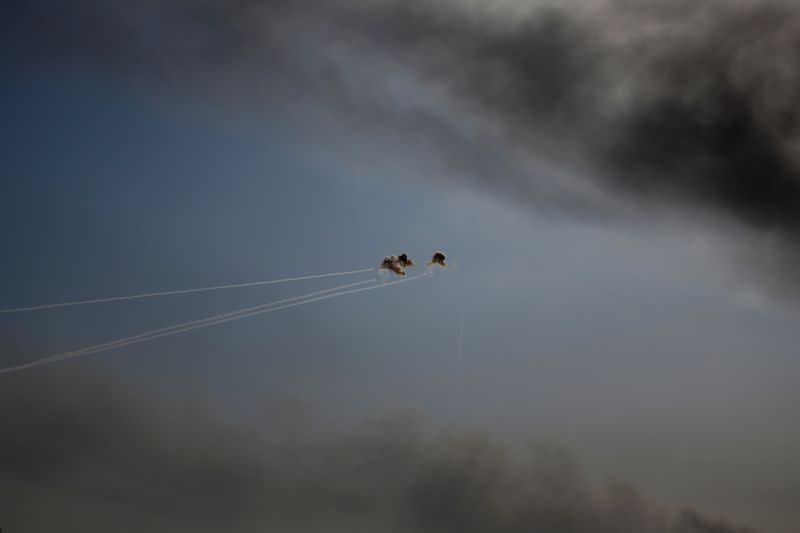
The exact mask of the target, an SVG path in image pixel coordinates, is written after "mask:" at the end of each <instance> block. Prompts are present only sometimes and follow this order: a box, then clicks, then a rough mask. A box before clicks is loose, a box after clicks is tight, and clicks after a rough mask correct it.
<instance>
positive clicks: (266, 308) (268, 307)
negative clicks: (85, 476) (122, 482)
mask: <svg viewBox="0 0 800 533" xmlns="http://www.w3.org/2000/svg"><path fill="white" fill-rule="evenodd" d="M427 275H428V273H427V272H426V273H423V274H420V275H418V276H413V277H410V278H404V279H400V280H397V281H392V282H389V283H383V284H381V285H375V286H372V287H361V288H358V289H350V290H346V291H341V292H336V293H334V294H326V295H324V296H316V297H313V298H310V299H304V300H302V301H295V302H292V303H286V304H282V305H279V306H277V307H276V304H277V303H280V301H279V302H271V303H268V304H263V305H261V306H254V307H252V308H245V309H241V310H239V311H232V312H231V313H226V314H223V315H215V316H213V317H208V318H205V319H200V320H195V321H192V322H187V323H186V325H185V326H181V325H177V326H172V327H169V328H161V329H160V330H153V331H151V332H147V334H140V335H136V336H134V337H128V338H126V339H119V340H117V341H113V342H109V343H104V344H100V345H96V346H89V347H86V348H82V349H80V350H74V351H71V352H65V353H61V354H55V355H51V356H48V357H44V358H42V359H37V360H35V361H31V362H29V363H23V364H20V365H16V366H12V367H7V368H2V369H0V374H9V373H13V372H19V371H22V370H26V369H29V368H33V367H37V366H42V365H46V364H50V363H55V362H57V361H63V360H65V359H71V358H73V357H80V356H84V355H91V354H94V353H98V352H102V351H105V350H113V349H116V348H121V347H123V346H128V345H131V344H136V343H139V342H146V341H151V340H154V339H158V338H161V337H168V336H171V335H177V334H179V333H184V332H187V331H192V330H195V329H202V328H207V327H211V326H216V325H219V324H224V323H226V322H231V321H233V320H239V319H242V318H248V317H251V316H255V315H259V314H264V313H271V312H273V311H280V310H282V309H288V308H290V307H296V306H299V305H305V304H308V303H312V302H317V301H320V300H327V299H329V298H334V297H337V296H343V295H345V294H354V293H357V292H362V291H369V290H374V289H380V288H384V287H388V286H390V285H397V284H400V283H405V282H408V281H413V280H415V279H419V278H422V277H424V276H427ZM367 281H373V280H367ZM367 281H365V282H361V284H363V283H366V282H367ZM297 298H301V297H297ZM297 298H296V299H297ZM306 298H308V295H307V296H306ZM157 331H160V332H159V333H155V334H153V333H154V332H157Z"/></svg>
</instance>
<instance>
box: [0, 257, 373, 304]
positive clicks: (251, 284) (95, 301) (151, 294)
mask: <svg viewBox="0 0 800 533" xmlns="http://www.w3.org/2000/svg"><path fill="white" fill-rule="evenodd" d="M373 270H375V269H374V268H362V269H360V270H349V271H347V272H330V273H328V274H312V275H309V276H299V277H292V278H281V279H272V280H267V281H250V282H247V283H234V284H230V285H212V286H210V287H197V288H193V289H177V290H169V291H158V292H145V293H141V294H131V295H129V296H112V297H109V298H92V299H89V300H74V301H70V302H61V303H53V304H42V305H32V306H29V307H14V308H9V309H0V313H23V312H28V311H43V310H45V309H55V308H57V307H71V306H75V305H88V304H100V303H108V302H120V301H124V300H139V299H141V298H153V297H155V296H172V295H177V294H190V293H195V292H208V291H218V290H222V289H238V288H244V287H256V286H259V285H274V284H277V283H288V282H290V281H303V280H309V279H321V278H330V277H334V276H350V275H353V274H363V273H365V272H371V271H373Z"/></svg>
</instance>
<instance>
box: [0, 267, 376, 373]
mask: <svg viewBox="0 0 800 533" xmlns="http://www.w3.org/2000/svg"><path fill="white" fill-rule="evenodd" d="M374 281H375V280H372V279H368V280H364V281H359V282H356V283H348V284H346V285H339V286H336V287H332V288H330V289H324V290H320V291H314V292H311V293H308V294H303V295H301V296H294V297H292V298H284V299H281V300H275V301H273V302H269V303H266V304H259V305H255V306H250V307H243V308H241V309H236V310H234V311H227V312H225V313H220V314H217V315H213V316H209V317H206V318H200V319H196V320H189V321H187V322H182V323H180V324H173V325H172V326H166V327H163V328H156V329H151V330H149V331H144V332H142V333H138V334H136V335H132V336H130V337H124V338H121V339H116V340H113V341H109V342H104V343H102V344H95V345H94V346H88V347H85V348H80V349H78V350H72V351H69V352H63V353H58V354H54V355H49V356H47V357H44V358H42V359H39V360H37V361H35V362H37V363H41V364H45V363H51V362H55V361H59V360H61V359H62V358H68V357H73V356H76V355H82V354H85V353H89V352H91V353H95V352H98V351H101V350H111V349H113V348H115V347H116V346H117V345H121V344H128V343H132V342H140V341H143V340H146V339H147V338H149V337H151V336H154V335H160V334H163V333H165V332H169V331H172V330H178V329H183V328H187V327H190V326H195V325H199V324H202V323H206V322H214V321H216V320H221V319H225V318H228V317H232V316H236V315H240V314H243V313H249V312H252V311H255V310H258V309H265V308H267V307H272V306H276V305H283V304H286V303H290V302H294V301H297V300H303V299H305V298H312V297H314V296H319V295H321V294H326V293H329V292H334V291H338V290H342V289H349V288H351V287H356V286H359V285H365V284H367V283H373V282H374ZM2 373H3V372H2V370H0V374H2Z"/></svg>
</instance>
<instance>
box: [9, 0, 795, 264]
mask: <svg viewBox="0 0 800 533" xmlns="http://www.w3.org/2000/svg"><path fill="white" fill-rule="evenodd" d="M477 6H479V4H476V3H468V2H466V1H457V0H446V1H442V2H426V1H405V2H398V1H395V0H379V1H376V2H361V1H358V0H352V1H345V0H327V1H322V2H305V1H302V0H301V1H298V2H288V1H281V0H239V1H236V2H213V1H210V0H208V1H202V2H195V1H188V0H170V1H168V2H155V1H153V0H147V1H144V2H138V3H136V4H133V3H122V2H102V1H100V0H90V1H87V2H82V3H81V4H80V6H79V7H67V6H66V5H64V4H63V3H62V2H55V1H48V0H33V1H26V2H22V1H15V2H11V7H10V8H6V11H7V16H5V17H4V19H5V20H4V22H3V23H2V24H3V27H2V29H3V30H4V31H3V34H4V35H5V37H4V40H5V41H6V44H7V46H5V49H6V50H7V53H9V54H10V55H11V57H12V59H15V60H16V61H17V62H18V63H21V64H28V63H31V62H33V63H40V62H47V63H65V62H66V63H69V64H73V65H75V64H77V65H79V66H82V67H85V68H87V69H91V70H93V71H99V72H102V73H110V74H113V75H115V76H123V77H131V78H140V79H146V80H148V79H149V80H159V81H161V82H162V83H163V85H164V86H168V87H173V88H178V89H179V90H180V91H183V92H194V91H200V92H203V91H207V94H214V95H220V94H228V93H229V92H230V91H231V90H232V87H237V88H238V89H237V90H236V91H234V93H235V94H234V95H233V96H234V98H243V99H246V98H245V95H246V96H247V97H256V98H262V99H265V100H269V101H272V102H276V103H277V105H276V106H275V109H277V108H279V107H281V105H282V103H285V102H286V101H287V100H290V99H292V98H296V97H297V95H304V97H308V98H310V99H312V100H314V101H317V102H319V103H320V104H321V105H322V106H323V107H326V108H328V109H332V110H335V111H336V112H337V113H340V116H344V117H348V118H350V119H353V120H356V121H358V122H360V123H366V124H373V125H379V126H380V127H382V128H384V129H386V130H388V131H391V132H394V133H395V134H396V135H397V137H399V138H402V139H405V142H406V143H408V144H413V143H414V142H416V143H417V144H418V146H424V147H426V148H425V149H426V150H428V151H429V152H431V153H433V154H434V157H438V158H439V159H441V160H442V161H444V164H445V165H446V166H447V168H448V169H449V170H450V171H451V172H450V174H455V175H463V176H467V177H469V178H470V179H472V180H475V181H477V182H478V183H480V184H482V185H483V186H485V187H487V188H490V189H495V190H501V191H504V192H511V193H513V194H514V196H515V197H517V198H522V199H526V200H530V201H535V202H537V203H545V204H546V203H548V202H555V203H558V196H559V195H557V194H554V193H553V192H552V189H553V188H555V189H564V190H565V191H568V193H567V194H566V196H576V195H577V196H580V197H581V199H580V200H577V199H574V198H573V199H572V200H563V199H562V201H561V206H562V207H564V206H566V207H572V208H574V209H577V207H576V206H583V208H584V209H589V206H590V205H594V206H595V207H597V206H596V204H598V203H604V202H606V201H607V200H608V198H609V197H611V198H616V199H617V200H615V201H614V202H615V203H616V202H617V201H618V200H622V204H624V205H629V204H631V203H637V202H640V201H642V200H645V201H646V202H645V203H646V205H647V206H653V205H655V206H665V207H679V208H681V209H683V208H690V209H691V210H697V211H699V212H701V213H702V212H709V213H712V214H715V215H723V216H725V217H729V218H731V219H733V220H736V221H738V222H741V223H743V224H744V225H746V226H749V227H750V228H752V229H754V230H756V231H757V232H761V233H762V234H764V235H768V236H769V237H770V238H771V239H774V238H777V239H778V242H780V243H781V245H782V247H786V248H787V249H793V248H795V247H796V244H797V243H798V240H799V239H798V238H799V237H800V231H798V230H800V126H799V125H798V118H799V117H798V114H799V113H800V6H798V5H797V3H796V2H784V1H780V0H739V1H725V2H723V1H717V0H704V1H702V2H689V1H683V0H678V1H663V2H661V1H657V2H637V1H635V0H606V1H602V2H600V1H598V2H560V3H553V2H539V3H536V4H534V5H533V6H530V5H528V4H526V3H523V2H501V3H497V4H495V3H492V4H491V6H494V7H486V6H484V7H477ZM398 87H401V89H398ZM398 90H399V91H400V93H399V94H397V91H398ZM412 93H413V94H414V96H413V97H412V96H411V94H412ZM412 100H420V102H415V103H408V102H409V101H412ZM409 139H414V140H413V141H412V140H409ZM537 162H538V163H541V162H547V163H548V164H549V163H554V164H557V165H560V166H562V167H563V168H565V169H567V170H568V172H560V173H559V172H552V171H550V172H548V171H546V170H543V169H542V167H539V166H537V165H536V164H535V163H537ZM547 168H549V167H545V169H547ZM565 174H569V175H573V176H578V177H579V179H578V180H577V183H575V182H571V181H570V180H569V179H568V178H567V177H565ZM556 176H558V177H556ZM597 208H598V209H601V208H599V207H597ZM601 210H602V209H601ZM643 211H644V210H643Z"/></svg>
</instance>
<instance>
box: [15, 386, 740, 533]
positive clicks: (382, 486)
mask: <svg viewBox="0 0 800 533" xmlns="http://www.w3.org/2000/svg"><path fill="white" fill-rule="evenodd" d="M69 377H70V379H69V380H65V379H64V375H61V377H60V380H59V381H58V382H54V381H53V380H52V379H49V378H46V377H43V376H42V375H41V374H40V375H37V376H35V377H31V376H26V377H22V376H20V379H16V380H6V383H4V386H3V387H2V389H0V424H2V427H3V429H4V431H3V434H4V436H3V439H0V496H1V497H0V502H2V506H0V519H1V520H2V526H3V527H4V528H8V529H9V530H12V531H51V530H52V529H53V528H58V529H60V530H66V531H108V530H109V529H113V530H115V531H137V530H139V531H140V530H141V529H142V528H147V529H148V530H151V531H156V532H157V531H181V530H187V531H188V530H191V531H213V530H219V529H225V530H226V531H256V530H258V531H263V530H265V529H268V530H281V531H326V532H329V531H392V532H400V531H405V532H420V533H422V532H426V533H427V532H431V533H433V532H440V533H445V532H465V531H494V532H498V533H504V532H518V531H563V532H592V533H597V532H603V533H615V532H620V533H621V532H630V533H634V532H635V533H643V532H651V533H751V531H752V530H750V529H746V528H742V527H737V526H733V525H730V524H728V523H726V522H724V521H719V520H716V519H709V518H706V517H704V516H703V515H702V514H700V513H699V512H697V511H695V510H692V509H683V510H680V511H678V512H670V511H667V510H665V509H662V508H660V507H658V506H656V505H655V504H653V503H651V502H649V501H648V500H647V499H645V498H644V497H642V496H641V495H640V494H639V493H638V492H637V491H636V490H635V489H633V488H631V487H629V486H627V485H624V484H615V485H611V486H609V487H606V488H604V489H601V490H598V489H594V488H592V487H590V486H588V485H587V484H586V483H585V482H584V481H583V480H582V479H581V475H580V472H579V470H578V468H577V467H576V465H575V463H574V461H573V460H572V458H571V457H570V455H569V454H568V453H567V452H565V451H564V450H562V449H559V448H550V447H538V448H534V449H533V453H531V457H530V458H529V457H521V456H520V455H519V454H516V453H514V451H513V450H511V449H509V448H506V447H504V445H503V444H501V443H498V442H496V441H493V440H492V439H491V438H488V437H486V436H483V435H475V434H472V435H463V434H442V435H433V434H431V433H430V432H426V431H425V430H424V428H422V427H421V426H420V424H419V423H418V422H417V421H415V420H414V419H413V418H411V417H409V416H389V417H384V418H382V419H377V420H374V421H372V422H369V423H367V424H365V425H363V426H362V427H359V428H356V429H354V430H350V431H347V432H337V433H330V434H321V433H317V434H312V433H310V432H307V431H297V430H291V429H287V426H286V425H283V426H282V427H283V429H277V428H276V426H274V425H271V424H270V425H267V426H266V427H265V428H263V431H262V430H259V431H246V430H244V429H242V428H238V429H237V428H234V427H230V426H228V425H226V424H223V423H221V422H217V421H213V420H211V419H210V418H209V417H208V416H207V415H204V414H200V413H201V410H200V408H199V406H198V407H197V409H196V410H193V411H192V412H191V413H190V414H186V413H185V412H184V414H182V415H171V416H166V415H164V414H163V411H159V410H158V409H157V408H156V406H155V405H154V403H155V402H152V401H150V400H147V399H145V398H144V397H142V396H140V395H139V394H137V393H135V392H134V391H132V390H129V389H126V388H125V387H123V386H121V385H120V384H119V383H117V382H114V381H112V380H109V379H107V378H101V377H98V376H91V377H90V376H87V375H80V374H72V375H71V376H69ZM159 412H161V414H158V413H159Z"/></svg>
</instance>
